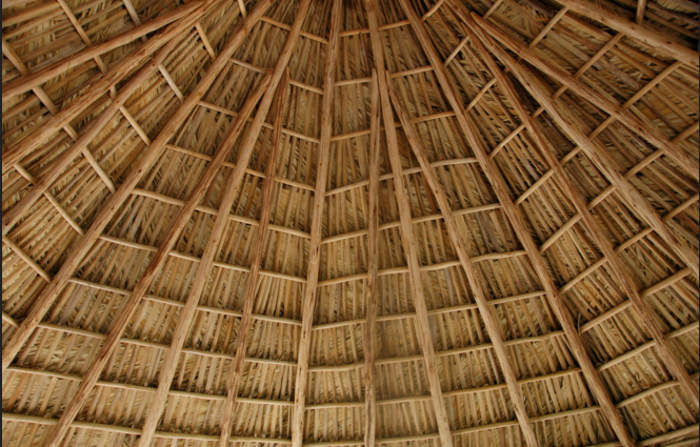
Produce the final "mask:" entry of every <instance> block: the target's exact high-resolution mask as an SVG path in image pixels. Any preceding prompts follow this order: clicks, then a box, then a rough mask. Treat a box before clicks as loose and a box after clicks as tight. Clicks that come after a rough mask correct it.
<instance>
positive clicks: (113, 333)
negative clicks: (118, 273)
mask: <svg viewBox="0 0 700 447" xmlns="http://www.w3.org/2000/svg"><path fill="white" fill-rule="evenodd" d="M269 83H270V78H269V77H265V78H264V79H263V80H262V82H261V84H260V86H259V87H258V88H257V89H256V90H255V91H254V92H253V93H252V94H251V96H250V97H249V98H248V99H247V100H246V102H245V104H244V105H243V108H242V110H241V113H240V115H239V119H237V120H236V122H235V123H234V125H233V126H232V127H231V130H230V131H229V132H228V134H227V136H226V138H225V139H224V141H223V142H222V143H221V145H220V146H219V148H218V150H217V152H216V155H215V156H214V159H213V160H212V162H211V163H210V164H209V165H208V166H207V169H206V171H205V172H204V174H203V175H202V178H201V179H200V180H199V183H198V184H197V186H196V187H195V188H194V190H193V191H192V193H191V194H190V197H189V198H188V199H187V202H186V203H185V206H183V207H182V208H181V209H180V211H179V212H178V214H177V216H176V217H175V219H174V221H173V222H172V223H171V224H170V228H169V230H168V233H167V234H166V236H165V238H164V239H163V242H162V243H161V245H160V247H159V248H158V251H157V252H156V254H155V255H153V257H152V258H151V262H150V263H149V265H148V268H147V269H146V271H145V273H144V274H143V276H142V277H141V279H140V280H139V282H138V283H137V284H136V286H135V287H134V290H133V291H132V292H131V294H130V295H129V298H128V299H127V301H126V303H125V304H124V305H123V306H122V307H121V308H120V314H119V316H118V317H117V318H116V319H115V321H114V323H113V324H112V328H111V329H110V331H109V334H108V335H107V338H106V339H105V341H104V343H103V344H102V348H101V349H100V352H99V353H98V355H97V358H96V359H95V360H94V361H93V362H92V364H91V365H90V368H89V369H88V371H87V372H86V373H85V375H84V377H83V380H82V381H81V382H80V386H79V387H78V390H77V391H76V393H75V394H74V396H73V399H72V400H71V402H70V403H69V404H68V406H67V407H66V409H65V410H64V411H63V414H62V415H61V418H60V419H59V422H58V424H57V425H56V427H55V428H54V430H53V431H52V432H51V433H49V434H48V438H47V440H46V443H47V445H49V446H50V447H58V446H59V445H60V444H61V442H62V441H63V438H64V437H65V435H66V434H67V433H68V429H69V428H70V424H71V423H72V422H73V421H74V420H75V417H76V416H77V415H78V412H79V411H80V410H81V409H82V407H83V405H85V402H86V401H87V399H88V397H89V395H90V392H91V391H92V389H93V388H94V386H95V384H96V383H97V380H98V379H99V378H100V375H101V374H102V371H103V370H104V368H105V366H106V365H107V362H108V361H109V358H110V357H111V355H112V354H113V353H114V351H115V350H116V348H117V346H118V345H119V340H120V339H121V337H122V335H123V334H124V331H125V330H126V326H127V325H128V324H129V321H130V320H131V317H132V316H133V314H134V312H135V311H136V307H137V306H138V304H139V303H140V302H141V299H142V298H143V297H144V295H146V292H147V291H148V289H149V288H150V287H151V283H152V282H153V280H154V279H155V277H156V276H157V275H158V274H159V273H160V272H161V270H162V268H163V266H165V261H166V260H167V258H168V253H170V251H171V250H172V248H173V247H174V246H175V243H176V242H177V241H178V239H179V238H180V233H181V232H182V230H183V229H184V228H185V225H187V223H188V222H189V220H190V217H191V216H192V213H194V210H195V208H196V207H197V205H198V204H199V203H200V201H201V200H202V198H204V195H205V194H206V192H207V190H208V189H209V186H211V184H212V182H213V181H214V179H215V178H216V175H217V174H218V173H219V169H220V168H221V167H222V165H223V163H224V160H226V158H227V157H228V156H229V154H230V152H231V150H232V149H233V147H234V143H235V142H236V140H237V139H238V136H239V134H240V132H241V131H242V130H243V128H244V125H245V122H246V119H247V118H248V116H250V114H251V113H252V112H253V109H254V108H255V105H256V104H257V103H258V101H259V100H260V97H262V95H263V93H264V92H265V90H266V89H267V87H268V85H269ZM242 161H243V160H242ZM245 161H246V162H247V160H245ZM246 164H247V163H246ZM237 166H238V165H237ZM241 177H242V176H241ZM224 194H225V195H226V194H231V192H230V189H228V190H227V191H226V192H224ZM229 210H230V206H229V207H228V208H226V209H225V212H226V213H228V212H229ZM220 214H221V210H220V213H219V214H218V215H217V218H218V216H219V215H220ZM218 221H219V219H217V222H218ZM224 222H225V220H224ZM215 225H216V224H215ZM214 236H215V235H214ZM219 237H220V235H219ZM216 248H218V244H217V245H216V247H215V248H214V249H211V246H208V247H207V249H208V250H209V252H207V251H205V254H206V255H207V256H209V255H210V254H211V251H215V250H216ZM212 256H213V255H212ZM207 261H208V259H204V258H203V259H202V261H200V263H199V267H200V268H201V267H202V266H204V267H206V268H210V267H211V262H213V259H212V260H211V262H207ZM199 273H200V269H198V270H197V274H198V275H199ZM206 279H207V278H206V276H204V277H201V276H199V277H198V278H195V281H197V280H199V281H200V282H201V283H202V284H201V286H202V287H203V286H204V281H205V280H206ZM195 285H197V284H193V290H194V286H195ZM195 291H196V290H195ZM199 292H201V290H199ZM192 297H193V295H190V296H188V302H187V303H186V304H185V309H184V310H183V312H182V313H181V314H180V319H179V320H178V327H177V328H176V331H175V333H174V334H173V341H172V344H171V349H170V350H169V351H168V353H167V354H166V359H165V363H164V365H163V366H162V367H161V368H162V369H161V375H160V377H159V378H163V377H164V376H165V377H167V374H171V373H172V374H174V369H175V368H176V367H177V360H178V359H177V357H176V356H175V355H174V354H175V352H174V351H175V350H174V349H172V347H173V346H178V345H179V347H180V348H182V343H184V337H185V336H186V335H187V329H189V324H187V325H186V324H185V323H189V322H188V321H184V320H185V319H186V318H187V317H188V313H192V314H194V311H195V309H196V305H197V302H195V300H194V299H192V300H190V298H192ZM189 316H190V317H191V315H189ZM178 329H179V331H178ZM178 353H179V350H178ZM162 383H164V382H160V381H159V385H158V391H157V392H156V396H155V399H154V400H153V401H152V405H159V404H160V401H161V400H162V401H163V402H162V403H163V405H164V404H165V399H166V398H167V394H168V391H169V389H170V386H169V385H170V384H169V383H168V388H167V389H165V388H164V387H162V386H161V384H162ZM151 408H152V407H151ZM156 408H157V407H156ZM154 415H155V411H149V412H148V413H147V414H146V425H145V428H144V432H145V431H146V430H147V429H148V428H150V426H151V425H153V430H154V431H155V425H156V424H157V423H158V420H159V419H160V413H158V414H157V418H155V421H154V420H153V419H154ZM152 435H153V433H150V436H152ZM140 445H141V446H143V445H144V444H140ZM145 445H148V444H145Z"/></svg>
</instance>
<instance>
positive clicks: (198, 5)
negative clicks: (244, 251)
mask: <svg viewBox="0 0 700 447" xmlns="http://www.w3.org/2000/svg"><path fill="white" fill-rule="evenodd" d="M204 5H205V3H204V1H203V0H194V1H192V2H190V3H187V4H185V5H183V6H180V7H179V8H175V9H173V10H170V11H168V12H166V13H164V14H162V15H160V16H159V17H156V18H154V19H153V20H149V21H148V22H146V23H144V24H143V25H140V26H137V27H135V28H132V29H130V30H128V31H125V32H123V33H121V34H119V35H117V36H115V37H113V38H111V39H109V40H107V41H105V42H101V43H99V44H97V45H93V46H91V47H89V48H86V49H84V50H82V51H79V52H78V53H76V54H71V55H70V56H67V57H65V58H63V59H61V60H60V61H57V62H55V63H53V64H51V65H49V66H48V67H45V68H42V69H39V70H38V71H36V72H34V73H31V74H29V75H27V76H22V77H21V78H18V79H14V80H12V81H10V82H8V83H7V84H6V85H5V86H4V87H3V91H2V101H3V103H4V102H5V101H7V100H9V99H12V98H14V97H15V96H17V95H20V94H22V93H25V92H27V91H29V90H31V89H33V88H34V87H38V86H40V85H41V84H43V83H44V82H46V81H48V80H50V79H53V78H55V77H56V76H59V75H61V74H62V73H65V72H66V71H68V70H70V69H71V68H73V67H76V66H78V65H80V64H82V63H84V62H87V61H89V60H90V59H92V58H94V57H95V56H99V55H101V54H104V53H107V52H109V51H112V50H114V49H115V48H119V47H120V46H122V45H126V44H128V43H130V42H132V41H134V40H136V39H138V38H140V37H141V36H145V35H146V34H148V33H152V32H153V31H156V30H157V29H159V28H162V27H164V26H166V25H168V24H169V23H170V22H174V21H176V20H178V19H181V18H183V17H187V16H189V15H197V10H201V9H202V8H203V6H204Z"/></svg>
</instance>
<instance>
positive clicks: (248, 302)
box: [219, 72, 289, 447]
mask: <svg viewBox="0 0 700 447" xmlns="http://www.w3.org/2000/svg"><path fill="white" fill-rule="evenodd" d="M278 89H279V91H278V93H277V101H276V104H275V105H274V110H275V122H274V131H273V135H272V152H271V153H270V155H269V157H268V161H267V166H266V168H265V175H266V177H265V180H264V181H263V186H262V197H263V198H262V208H261V211H260V225H259V226H258V231H257V236H256V238H255V240H254V242H253V246H252V247H251V253H252V260H251V264H250V272H249V273H248V278H247V279H246V288H245V292H244V298H243V312H242V315H241V323H240V325H239V326H238V338H237V347H236V356H235V358H234V360H233V365H232V366H231V372H230V374H231V378H230V381H229V383H228V386H227V390H226V402H225V404H224V411H223V419H222V421H221V434H220V435H219V446H220V447H227V446H228V445H229V440H230V437H231V426H232V424H233V417H234V411H233V410H234V408H235V405H236V399H237V398H238V388H239V385H240V383H241V370H242V368H243V361H244V360H245V355H246V352H247V348H248V336H249V335H250V328H251V327H252V325H253V304H254V303H255V294H256V292H257V287H258V279H259V277H260V269H261V268H262V260H263V255H264V253H265V245H266V243H267V236H268V233H267V230H268V228H269V226H270V225H269V223H270V214H271V211H272V190H273V186H274V181H273V180H274V175H275V170H276V167H277V158H278V156H279V152H280V148H281V146H282V117H283V115H282V113H283V111H284V100H285V99H286V98H287V91H288V90H289V73H288V72H285V75H284V78H283V79H282V81H281V83H280V85H279V87H278Z"/></svg>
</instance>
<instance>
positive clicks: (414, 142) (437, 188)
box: [387, 1, 539, 447]
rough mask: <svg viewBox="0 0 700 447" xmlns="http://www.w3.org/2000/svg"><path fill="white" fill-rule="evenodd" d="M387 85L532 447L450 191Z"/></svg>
mask: <svg viewBox="0 0 700 447" xmlns="http://www.w3.org/2000/svg"><path fill="white" fill-rule="evenodd" d="M401 5H402V6H403V7H404V11H406V13H407V15H408V17H409V20H410V21H411V22H413V20H412V19H413V18H414V16H415V13H414V12H413V10H412V9H409V8H411V6H410V5H408V4H407V3H405V2H404V1H402V2H401ZM387 87H388V92H389V96H390V97H391V100H392V103H393V104H394V110H395V112H396V114H397V116H398V117H399V121H401V124H402V126H403V131H404V134H405V135H406V139H407V140H408V143H409V146H410V147H411V149H412V150H413V154H414V155H415V156H416V159H417V160H418V162H419V163H420V166H421V169H422V172H423V176H424V177H425V180H426V183H427V184H428V186H429V187H430V190H431V191H432V193H433V195H434V196H435V199H436V202H437V204H438V207H439V208H440V211H441V214H442V217H443V219H444V221H445V227H446V228H447V233H448V236H449V238H450V241H451V242H452V245H453V246H454V248H455V251H456V252H457V256H458V257H459V263H460V265H461V266H462V269H463V270H464V273H465V274H466V276H467V282H468V283H469V288H470V289H471V290H472V293H473V295H474V300H475V301H476V303H477V307H478V309H479V314H480V315H481V318H482V319H483V320H484V326H485V327H486V332H487V333H488V335H489V338H490V339H491V343H492V344H493V347H494V351H495V352H496V358H497V359H498V364H499V366H500V367H501V372H502V373H503V377H504V378H505V381H506V386H507V389H508V394H509V395H510V398H511V403H512V404H513V407H514V408H513V411H514V412H515V415H516V418H517V420H518V424H519V425H520V430H521V432H522V434H523V438H524V439H525V444H526V445H528V446H529V447H537V446H539V443H538V441H537V436H536V435H535V431H534V429H533V426H532V423H531V421H530V418H529V416H528V414H527V409H526V408H525V399H524V397H523V393H522V390H521V389H520V387H519V386H518V383H517V382H518V378H517V376H516V375H515V370H514V369H513V365H512V364H511V360H510V356H509V354H508V351H507V350H506V346H505V343H504V338H503V333H502V329H501V324H500V323H499V321H498V319H497V317H496V315H495V308H494V306H493V304H490V303H489V302H488V299H487V298H486V294H485V293H484V290H483V288H482V286H481V284H480V282H479V278H478V276H477V272H476V271H475V270H474V264H473V262H472V259H471V257H470V256H469V254H468V251H467V247H466V245H465V243H464V240H463V239H462V237H461V236H460V234H461V233H462V231H461V230H460V229H459V224H458V223H457V219H456V218H455V216H454V214H453V213H452V209H451V207H450V203H449V200H448V198H447V194H446V193H445V191H444V188H443V186H442V184H441V182H440V180H439V179H438V178H437V175H436V174H435V172H434V171H433V168H432V167H431V166H430V160H429V159H428V156H427V155H426V153H425V148H424V147H423V145H422V143H421V142H420V137H419V136H418V133H417V132H416V130H415V129H414V128H413V126H412V125H411V123H410V122H409V120H408V116H407V115H406V113H405V112H404V111H403V108H402V105H401V102H400V100H399V98H398V96H397V95H396V92H395V91H394V90H393V88H392V87H391V86H390V85H387ZM397 155H398V154H397Z"/></svg>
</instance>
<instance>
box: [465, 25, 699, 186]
mask: <svg viewBox="0 0 700 447" xmlns="http://www.w3.org/2000/svg"><path fill="white" fill-rule="evenodd" d="M472 16H473V17H474V20H475V21H476V22H477V23H478V24H479V26H481V27H482V28H484V29H485V30H486V31H487V32H488V33H489V35H490V36H493V37H495V38H496V39H498V40H499V41H500V42H501V43H502V44H503V45H505V46H507V47H508V48H510V49H511V50H512V51H513V52H515V53H516V54H518V55H519V56H520V57H522V58H523V59H524V60H526V61H528V62H529V63H530V64H532V65H533V66H535V67H537V68H538V69H539V70H542V72H544V73H545V74H547V75H549V76H552V77H553V78H554V79H556V80H557V81H559V82H561V83H562V84H563V85H564V86H566V87H567V88H568V89H569V90H571V91H572V92H574V93H576V94H577V95H579V96H580V97H582V98H583V99H585V100H587V101H589V102H590V103H591V104H593V105H595V106H596V107H599V108H600V109H601V110H603V111H605V112H606V113H607V114H609V115H610V118H609V119H616V120H618V121H619V122H620V123H621V124H623V125H624V126H626V127H627V128H628V129H630V130H631V131H632V132H634V133H636V134H637V135H639V136H640V137H641V138H643V139H645V140H647V141H648V142H649V143H651V144H653V145H654V146H655V147H657V148H659V149H661V150H662V151H664V153H665V154H666V155H668V156H669V157H670V158H672V159H673V160H674V161H675V162H676V163H677V164H678V166H679V167H680V168H681V169H683V171H685V172H686V173H687V174H688V175H690V176H691V177H692V178H694V179H695V180H698V178H699V176H700V174H698V171H700V165H699V164H698V161H697V160H695V159H694V158H693V157H691V156H690V154H688V153H687V152H686V151H685V150H683V148H681V147H680V146H679V145H677V144H674V143H673V142H671V141H669V140H668V139H667V138H666V137H665V136H663V135H661V133H660V131H659V130H658V128H656V127H654V126H653V125H651V124H649V123H645V122H643V121H642V120H641V119H639V118H637V117H636V116H635V115H634V114H632V113H631V112H630V111H629V110H627V109H626V107H627V106H629V105H632V104H633V103H634V102H636V100H638V99H639V98H640V97H641V96H640V95H634V96H633V97H632V98H631V101H628V102H627V103H626V104H625V105H624V106H620V105H619V104H617V103H614V102H613V101H612V100H610V99H607V98H605V97H604V96H603V95H601V94H600V93H599V92H597V91H595V90H594V89H593V88H591V87H589V86H587V85H586V84H584V83H583V82H582V81H580V80H578V79H576V78H574V77H573V76H571V75H569V74H568V73H566V72H565V71H564V70H562V69H560V68H558V67H555V66H553V65H552V64H551V63H549V62H547V61H545V60H544V59H542V58H541V57H539V56H538V55H537V54H536V53H535V52H534V51H533V50H531V49H530V48H528V47H527V46H526V45H524V44H522V43H521V42H518V41H517V40H515V39H513V38H512V37H510V36H508V35H507V34H506V33H504V32H503V31H501V30H500V29H498V28H497V27H495V26H494V25H493V24H491V23H489V22H488V21H486V20H484V19H483V18H481V17H480V16H478V15H476V14H474V13H472ZM652 86H653V84H652ZM642 93H644V90H642Z"/></svg>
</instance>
